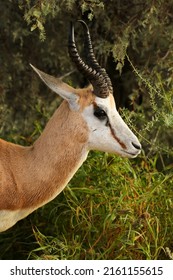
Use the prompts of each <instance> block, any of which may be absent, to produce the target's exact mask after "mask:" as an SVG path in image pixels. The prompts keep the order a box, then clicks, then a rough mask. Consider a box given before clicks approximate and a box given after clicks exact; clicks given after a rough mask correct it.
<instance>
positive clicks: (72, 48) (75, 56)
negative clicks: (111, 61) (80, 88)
mask: <svg viewBox="0 0 173 280" xmlns="http://www.w3.org/2000/svg"><path fill="white" fill-rule="evenodd" d="M68 51H69V55H70V57H71V60H72V61H73V62H74V63H75V65H76V67H77V69H78V70H79V71H80V72H81V73H82V74H83V75H84V76H86V78H87V79H88V80H89V82H90V83H91V84H92V85H93V88H94V94H95V95H96V96H98V97H101V98H106V97H107V96H108V95H109V88H108V85H107V80H106V78H105V77H104V76H103V74H102V73H100V72H98V71H97V70H95V69H93V68H92V67H91V66H89V65H87V64H86V63H85V62H84V61H83V60H82V58H81V57H80V55H79V53H78V50H77V47H76V43H75V38H74V25H73V23H72V22H71V26H70V34H69V41H68Z"/></svg>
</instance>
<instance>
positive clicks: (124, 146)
mask: <svg viewBox="0 0 173 280" xmlns="http://www.w3.org/2000/svg"><path fill="white" fill-rule="evenodd" d="M109 127H110V131H111V134H112V136H113V137H114V139H115V140H116V141H117V142H118V143H119V144H120V146H121V147H122V148H123V149H127V147H126V145H125V144H124V143H123V142H122V141H121V140H120V139H119V138H118V137H117V136H116V135H115V132H114V130H113V128H112V126H111V124H110V123H109Z"/></svg>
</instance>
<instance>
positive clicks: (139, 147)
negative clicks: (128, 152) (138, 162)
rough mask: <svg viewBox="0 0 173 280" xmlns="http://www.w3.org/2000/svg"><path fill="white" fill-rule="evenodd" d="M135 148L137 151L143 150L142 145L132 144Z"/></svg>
mask: <svg viewBox="0 0 173 280" xmlns="http://www.w3.org/2000/svg"><path fill="white" fill-rule="evenodd" d="M132 145H133V147H135V148H136V149H137V150H141V145H140V144H135V143H133V142H132Z"/></svg>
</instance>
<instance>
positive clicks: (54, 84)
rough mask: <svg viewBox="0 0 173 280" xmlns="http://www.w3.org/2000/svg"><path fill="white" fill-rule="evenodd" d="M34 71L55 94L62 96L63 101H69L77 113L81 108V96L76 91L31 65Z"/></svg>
mask: <svg viewBox="0 0 173 280" xmlns="http://www.w3.org/2000/svg"><path fill="white" fill-rule="evenodd" d="M30 66H31V67H32V69H33V70H34V71H35V72H36V73H37V74H38V76H39V77H40V78H41V80H42V81H43V82H44V83H45V84H46V85H47V86H48V87H49V88H50V89H51V90H53V91H54V92H56V93H57V94H58V95H60V96H61V97H62V98H63V99H65V100H67V101H68V103H69V105H70V108H71V109H72V110H74V111H77V110H78V108H79V105H78V100H79V96H78V95H77V93H76V89H75V88H73V87H71V86H69V85H67V84H66V83H64V82H62V80H61V79H58V78H55V77H54V76H51V75H48V74H46V73H44V72H43V71H40V70H39V69H37V68H36V67H34V66H33V65H32V64H30Z"/></svg>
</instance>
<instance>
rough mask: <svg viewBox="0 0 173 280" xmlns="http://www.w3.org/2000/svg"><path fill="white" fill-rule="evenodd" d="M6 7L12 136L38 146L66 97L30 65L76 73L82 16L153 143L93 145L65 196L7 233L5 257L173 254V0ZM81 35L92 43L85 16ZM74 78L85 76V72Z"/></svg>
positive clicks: (0, 85) (136, 125) (41, 0)
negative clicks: (70, 52) (73, 50)
mask: <svg viewBox="0 0 173 280" xmlns="http://www.w3.org/2000/svg"><path fill="white" fill-rule="evenodd" d="M0 8H1V11H3V13H2V14H1V18H0V44H1V54H0V64H1V69H0V97H1V100H0V113H1V118H0V132H1V137H2V138H4V139H6V140H10V141H13V142H16V143H20V144H23V145H29V144H31V143H33V141H34V140H35V139H36V138H37V137H38V136H39V135H40V133H41V131H42V130H43V128H44V126H45V123H46V122H47V121H48V119H49V117H50V116H51V114H52V113H53V111H54V110H55V109H56V107H57V106H58V104H59V102H60V100H59V99H58V98H56V97H55V95H54V94H51V93H50V92H49V90H47V89H46V87H45V86H44V85H42V84H41V83H40V82H39V80H38V79H37V78H36V77H35V75H34V74H33V73H32V70H31V69H30V68H29V63H32V64H33V65H35V66H37V67H38V68H40V69H43V70H44V71H45V72H47V73H50V74H53V75H58V76H62V75H65V74H66V73H69V72H70V71H73V66H72V65H71V62H70V61H69V57H68V56H67V37H68V25H69V21H70V20H73V21H76V20H77V19H81V18H82V19H84V20H85V21H86V22H87V23H88V25H89V27H90V30H91V35H92V37H93V45H94V49H95V53H96V56H97V58H98V60H99V62H100V63H101V64H102V65H103V66H104V67H106V69H107V71H108V73H109V75H110V77H111V79H112V82H113V86H114V89H115V92H116V95H115V98H116V102H117V106H118V107H127V108H128V109H129V108H130V109H131V112H129V110H128V109H127V108H126V109H122V108H120V109H119V110H120V113H121V115H122V116H123V118H124V119H125V121H126V122H127V123H128V125H129V126H130V127H131V128H132V130H134V131H135V133H136V134H137V135H138V137H139V138H140V140H141V142H142V145H143V149H144V151H143V154H142V155H141V156H140V157H139V158H137V159H134V160H131V161H130V160H127V159H121V158H119V157H116V156H114V155H107V154H102V153H95V152H92V153H91V154H90V156H89V159H88V160H87V161H86V163H85V164H84V165H83V166H82V167H81V169H80V170H79V171H78V173H77V174H76V175H75V177H74V178H73V179H72V181H71V182H70V184H69V185H68V187H67V188H66V189H65V191H64V192H63V193H62V194H61V195H59V196H58V197H57V198H56V199H55V200H54V201H53V202H51V203H49V204H48V205H46V206H45V207H43V208H41V209H39V210H37V211H36V212H35V213H33V214H32V215H31V216H29V217H28V218H26V219H24V220H23V221H20V222H19V223H18V224H17V225H16V226H15V227H13V228H12V229H10V230H9V231H7V232H4V233H2V234H1V235H0V248H1V252H0V258H1V259H18V258H19V259H26V258H30V259H168V258H169V259H171V258H172V251H173V248H172V242H173V239H172V230H173V228H172V222H171V221H172V211H173V190H172V185H173V184H172V183H173V182H172V181H173V172H172V159H173V149H172V132H173V117H172V116H173V115H172V112H173V107H172V106H173V105H172V104H173V99H172V88H173V75H172V70H173V67H172V61H173V51H172V50H173V40H172V38H173V29H172V17H173V11H172V9H173V0H168V1H167V2H165V1H163V0H154V1H149V0H147V1H139V0H138V1H137V0H132V1H130V2H129V1H126V0H124V1H120V0H115V1H106V0H63V1H59V0H51V1H45V0H19V1H12V0H8V1H1V3H0ZM76 35H77V44H78V46H79V50H81V51H82V40H83V37H82V32H81V28H80V25H79V24H77V23H76ZM66 79H67V81H68V82H69V83H71V84H74V85H75V86H81V84H83V83H84V81H83V77H81V76H79V75H78V73H75V72H73V73H72V74H71V75H70V76H67V78H66ZM21 228H22V231H21Z"/></svg>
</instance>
